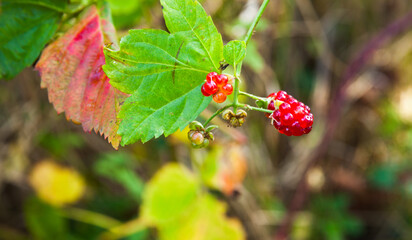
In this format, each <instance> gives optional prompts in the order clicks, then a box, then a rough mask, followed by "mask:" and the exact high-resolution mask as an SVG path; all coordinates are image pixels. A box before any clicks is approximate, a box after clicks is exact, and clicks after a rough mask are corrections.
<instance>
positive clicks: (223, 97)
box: [213, 92, 227, 103]
mask: <svg viewBox="0 0 412 240" xmlns="http://www.w3.org/2000/svg"><path fill="white" fill-rule="evenodd" d="M226 98H227V97H226V95H225V94H224V93H222V92H218V93H216V94H215V95H213V100H214V101H215V102H217V103H222V102H224V101H226Z"/></svg>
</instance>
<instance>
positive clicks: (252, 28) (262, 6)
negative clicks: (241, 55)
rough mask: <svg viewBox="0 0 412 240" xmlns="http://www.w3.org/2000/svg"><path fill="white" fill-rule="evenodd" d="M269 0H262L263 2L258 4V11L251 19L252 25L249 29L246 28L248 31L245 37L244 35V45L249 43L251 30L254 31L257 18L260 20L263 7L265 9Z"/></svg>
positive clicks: (257, 21)
mask: <svg viewBox="0 0 412 240" xmlns="http://www.w3.org/2000/svg"><path fill="white" fill-rule="evenodd" d="M269 1H270V0H264V1H263V3H262V5H261V6H260V8H259V11H258V13H257V15H256V17H255V19H254V20H253V23H252V25H251V26H250V27H249V30H248V32H247V34H246V37H245V43H246V46H247V44H248V43H249V41H250V38H251V37H252V35H253V32H254V31H255V28H256V26H257V24H258V23H259V20H260V18H261V17H262V15H263V12H264V11H265V9H266V7H267V5H268V3H269Z"/></svg>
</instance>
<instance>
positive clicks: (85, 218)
mask: <svg viewBox="0 0 412 240" xmlns="http://www.w3.org/2000/svg"><path fill="white" fill-rule="evenodd" d="M62 214H63V216H64V217H66V218H69V219H72V220H75V221H79V222H83V223H87V224H91V225H94V226H98V227H101V228H104V229H111V228H113V227H115V226H118V225H120V224H121V222H120V221H117V220H116V219H113V218H111V217H108V216H105V215H103V214H100V213H96V212H92V211H89V210H84V209H79V208H73V207H70V208H64V209H63V211H62Z"/></svg>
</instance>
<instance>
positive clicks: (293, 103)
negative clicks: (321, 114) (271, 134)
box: [266, 91, 313, 136]
mask: <svg viewBox="0 0 412 240" xmlns="http://www.w3.org/2000/svg"><path fill="white" fill-rule="evenodd" d="M268 99H269V100H270V102H269V104H268V106H267V108H268V109H269V110H274V112H273V113H272V114H267V115H266V116H268V117H270V118H272V125H273V126H274V127H275V128H276V129H277V130H278V131H279V132H280V133H282V134H285V135H287V136H292V135H293V136H301V135H303V134H308V133H309V132H310V131H311V130H312V124H313V114H312V113H310V108H309V107H308V106H306V105H305V104H304V103H302V102H299V101H298V100H296V99H295V98H294V97H292V96H290V95H288V94H287V93H286V92H285V91H279V92H277V93H271V94H269V96H268ZM275 100H278V101H280V102H283V103H281V104H280V105H279V108H278V109H276V108H277V107H276V102H275Z"/></svg>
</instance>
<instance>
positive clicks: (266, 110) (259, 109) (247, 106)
mask: <svg viewBox="0 0 412 240" xmlns="http://www.w3.org/2000/svg"><path fill="white" fill-rule="evenodd" d="M237 106H238V107H243V108H246V109H247V110H254V111H258V112H265V113H273V110H269V109H264V108H258V107H253V106H250V105H248V104H238V105H237Z"/></svg>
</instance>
